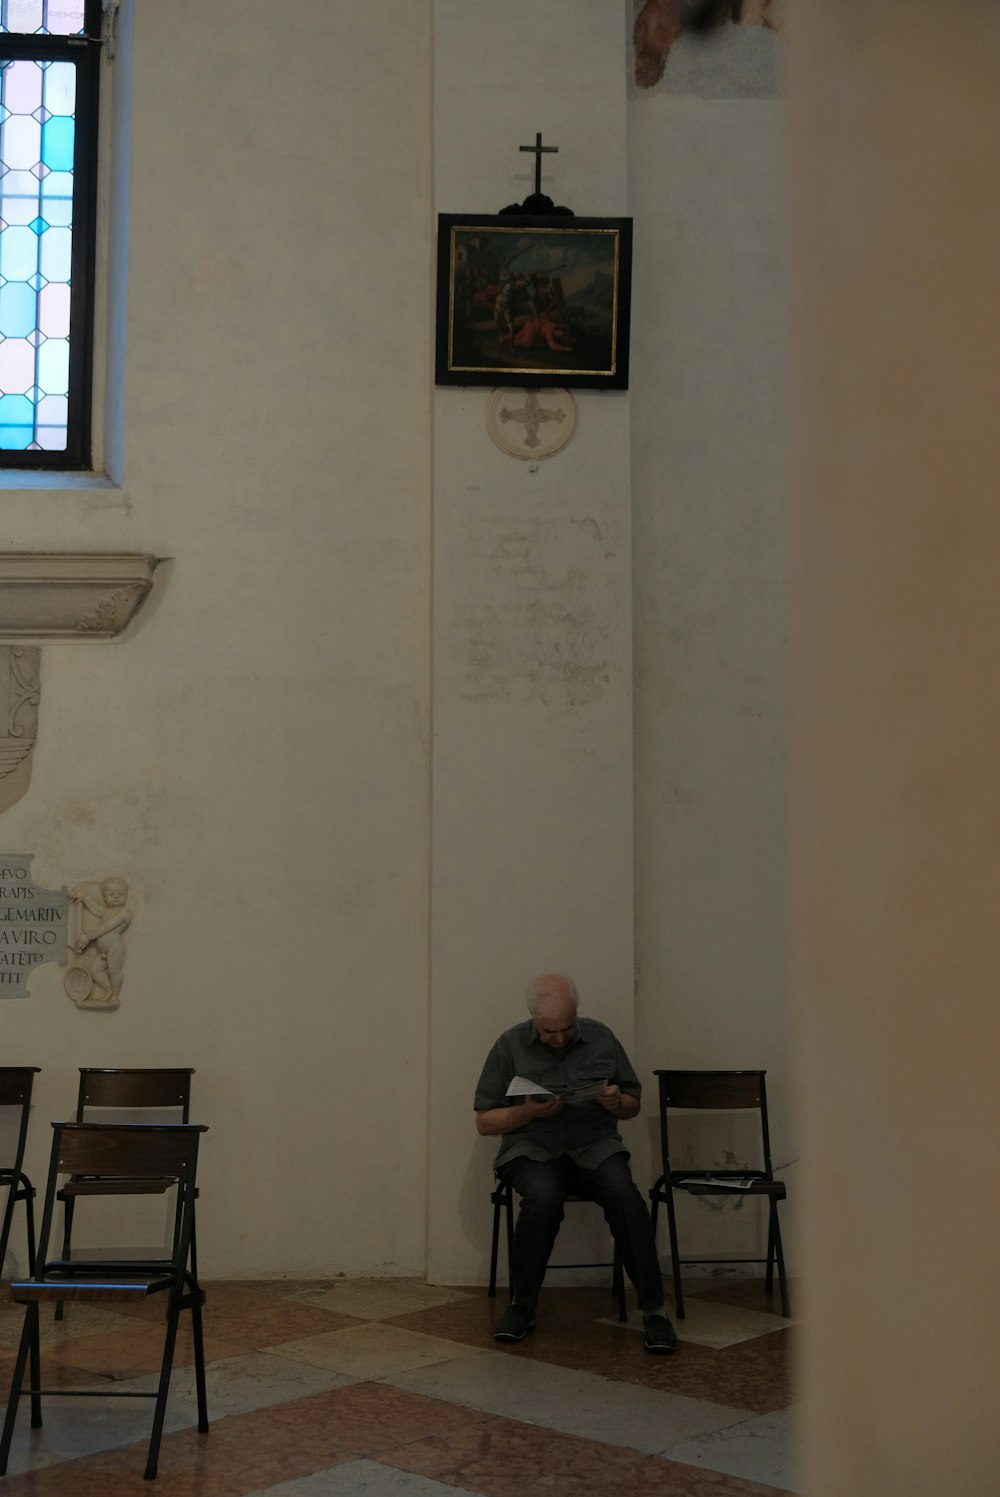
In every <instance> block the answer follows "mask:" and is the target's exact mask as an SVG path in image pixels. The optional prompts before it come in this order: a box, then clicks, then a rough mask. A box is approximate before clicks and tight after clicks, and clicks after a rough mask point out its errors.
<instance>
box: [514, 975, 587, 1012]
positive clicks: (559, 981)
mask: <svg viewBox="0 0 1000 1497" xmlns="http://www.w3.org/2000/svg"><path fill="white" fill-rule="evenodd" d="M567 992H568V993H569V996H570V997H571V998H572V1000H573V1008H574V1009H577V1008H579V1006H580V995H579V993H578V992H577V990H576V983H575V982H574V981H573V979H572V977H567V976H566V975H565V974H564V973H562V972H546V973H544V974H543V975H542V976H541V977H534V978H532V980H531V982H529V983H528V991H527V992H526V993H525V995H524V996H525V1000H526V1002H527V1005H528V1012H529V1014H530V1015H531V1017H532V1018H533V1019H534V1018H536V1017H537V1015H538V1014H540V1013H543V1012H544V1011H545V1010H546V1009H549V1008H552V1007H553V1006H554V1005H556V1004H558V1003H561V1002H562V1001H563V998H564V997H565V995H566V993H567Z"/></svg>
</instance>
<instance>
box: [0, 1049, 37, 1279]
mask: <svg viewBox="0 0 1000 1497" xmlns="http://www.w3.org/2000/svg"><path fill="white" fill-rule="evenodd" d="M40 1069H41V1068H40V1067H39V1066H0V1107H16V1108H17V1109H18V1119H17V1125H16V1126H17V1141H16V1142H15V1144H14V1153H13V1157H12V1159H11V1162H10V1164H0V1189H2V1188H3V1186H5V1185H6V1187H7V1200H6V1204H5V1205H4V1212H3V1225H2V1226H0V1273H2V1272H3V1265H4V1263H5V1261H6V1258H7V1246H8V1243H9V1242H10V1233H11V1227H12V1226H13V1224H14V1207H15V1206H16V1205H17V1203H18V1201H23V1202H24V1211H25V1217H26V1227H27V1235H28V1272H29V1273H34V1271H35V1208H34V1204H33V1203H34V1199H35V1188H34V1186H33V1185H32V1183H31V1181H30V1180H29V1179H28V1177H27V1175H26V1174H25V1173H24V1170H23V1168H22V1166H23V1164H24V1147H25V1144H26V1143H27V1141H28V1119H29V1117H30V1115H31V1088H32V1085H33V1084H34V1080H35V1077H36V1076H37V1074H38V1072H39V1070H40Z"/></svg>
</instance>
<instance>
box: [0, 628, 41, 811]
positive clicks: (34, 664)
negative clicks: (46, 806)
mask: <svg viewBox="0 0 1000 1497" xmlns="http://www.w3.org/2000/svg"><path fill="white" fill-rule="evenodd" d="M41 657H42V652H41V650H39V649H36V648H32V647H31V646H30V645H0V811H6V810H7V808H8V806H12V805H14V803H15V801H19V800H20V799H21V796H22V795H23V794H24V792H25V791H26V790H27V788H28V785H29V784H30V782H31V759H32V754H33V751H34V747H35V738H36V736H37V733H38V701H39V696H40V694H41V680H40V672H41Z"/></svg>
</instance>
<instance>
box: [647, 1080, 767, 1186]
mask: <svg viewBox="0 0 1000 1497" xmlns="http://www.w3.org/2000/svg"><path fill="white" fill-rule="evenodd" d="M654 1075H655V1076H656V1078H657V1080H658V1082H659V1086H660V1142H661V1146H662V1150H663V1169H664V1171H665V1172H667V1171H669V1169H670V1144H669V1136H668V1135H669V1110H670V1109H671V1108H676V1109H685V1110H688V1111H692V1112H695V1111H697V1112H735V1111H754V1112H756V1113H757V1114H758V1117H759V1120H760V1142H761V1150H762V1157H763V1169H764V1173H765V1175H766V1176H767V1178H768V1179H769V1180H770V1179H772V1178H773V1171H772V1165H771V1138H770V1131H769V1128H768V1122H767V1090H766V1087H765V1083H764V1077H765V1075H766V1072H764V1071H656V1072H654Z"/></svg>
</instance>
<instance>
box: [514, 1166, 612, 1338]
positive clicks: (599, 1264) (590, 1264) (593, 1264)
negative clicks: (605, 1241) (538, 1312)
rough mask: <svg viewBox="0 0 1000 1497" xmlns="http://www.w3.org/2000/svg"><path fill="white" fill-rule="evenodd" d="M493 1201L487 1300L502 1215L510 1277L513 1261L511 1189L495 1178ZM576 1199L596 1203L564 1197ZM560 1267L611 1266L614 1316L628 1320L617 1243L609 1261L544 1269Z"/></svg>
mask: <svg viewBox="0 0 1000 1497" xmlns="http://www.w3.org/2000/svg"><path fill="white" fill-rule="evenodd" d="M490 1200H491V1201H492V1203H493V1242H492V1248H491V1251H490V1282H489V1287H488V1289H487V1291H486V1292H487V1294H488V1296H489V1298H490V1299H495V1298H496V1292H497V1266H498V1259H499V1256H500V1218H501V1213H502V1214H503V1216H504V1218H505V1220H506V1224H507V1232H506V1242H507V1274H508V1278H509V1279H512V1278H513V1274H512V1273H511V1267H512V1265H513V1262H514V1191H513V1187H512V1186H510V1185H505V1184H504V1183H503V1182H502V1181H501V1180H497V1181H496V1184H495V1188H494V1190H493V1191H492V1192H491V1194H490ZM574 1202H579V1203H580V1204H582V1205H587V1206H593V1205H596V1202H594V1201H587V1200H585V1199H584V1198H583V1197H582V1196H573V1195H570V1196H567V1197H566V1204H567V1205H570V1204H572V1203H574ZM561 1268H610V1269H611V1293H612V1294H613V1295H614V1297H615V1299H616V1300H617V1301H618V1319H619V1320H620V1321H621V1322H622V1323H623V1324H624V1323H625V1322H626V1321H627V1320H628V1307H627V1305H626V1302H625V1271H624V1269H623V1267H622V1260H621V1254H620V1253H619V1251H618V1245H617V1243H616V1244H615V1249H614V1257H613V1258H612V1260H611V1261H610V1262H604V1263H550V1264H549V1268H548V1271H549V1272H551V1270H553V1269H561Z"/></svg>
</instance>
